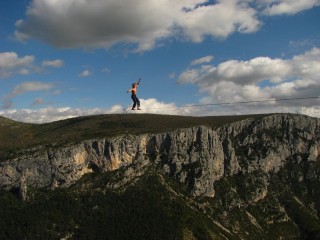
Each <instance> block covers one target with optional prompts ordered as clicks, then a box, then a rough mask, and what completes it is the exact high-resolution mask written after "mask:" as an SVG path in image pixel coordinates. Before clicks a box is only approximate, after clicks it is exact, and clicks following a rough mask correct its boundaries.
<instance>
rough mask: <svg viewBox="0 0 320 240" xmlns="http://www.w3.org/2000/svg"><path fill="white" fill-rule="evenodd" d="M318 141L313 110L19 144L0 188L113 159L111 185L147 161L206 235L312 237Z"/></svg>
mask: <svg viewBox="0 0 320 240" xmlns="http://www.w3.org/2000/svg"><path fill="white" fill-rule="evenodd" d="M319 146H320V119H317V118H311V117H307V116H303V115H294V114H275V115H270V116H267V117H264V118H261V119H247V120H243V121H239V122H236V123H232V124H226V125H223V126H222V127H219V128H216V129H211V128H208V127H205V126H199V127H192V128H187V129H178V130H175V131H173V132H166V133H161V134H144V135H138V136H133V135H125V136H118V137H113V138H105V139H92V140H88V141H83V142H80V143H77V144H70V145H69V146H65V147H46V146H40V147H38V148H35V149H29V150H25V151H23V152H20V153H19V156H20V157H17V158H15V159H10V160H6V159H1V161H0V189H5V190H9V189H13V188H16V189H19V192H20V195H21V198H22V199H27V197H28V189H29V188H30V187H35V188H41V187H46V188H59V187H60V188H63V187H68V186H70V185H71V184H73V183H75V182H77V181H78V180H79V179H80V178H81V177H82V176H83V175H84V174H87V173H92V172H111V171H114V170H117V169H122V170H123V171H122V173H123V174H122V175H121V178H120V180H119V178H118V180H117V181H116V182H108V183H106V188H112V189H116V188H118V187H121V186H125V185H126V184H127V183H130V182H132V181H133V180H134V179H137V178H139V177H140V176H142V175H144V174H145V172H147V169H148V168H150V167H152V168H153V169H157V171H158V172H159V173H160V175H162V176H165V177H167V178H169V179H173V180H174V181H175V182H177V183H178V185H180V186H183V187H182V188H183V189H184V190H183V193H184V194H185V195H184V194H181V193H178V194H180V195H179V196H183V198H186V202H187V203H188V205H190V206H192V207H193V209H198V210H199V211H200V212H201V213H202V214H205V216H207V217H209V218H210V219H211V221H212V224H213V226H214V228H215V230H214V231H216V232H215V233H214V234H216V235H214V234H213V233H212V234H213V236H216V237H213V239H320V220H319V219H320V202H319V196H320V157H319ZM164 184H165V186H167V185H168V184H166V183H164ZM168 189H169V190H170V191H171V192H174V190H173V189H171V188H170V187H168ZM174 194H177V193H174ZM210 234H211V233H210ZM266 236H267V237H266Z"/></svg>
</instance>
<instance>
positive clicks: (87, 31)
mask: <svg viewBox="0 0 320 240" xmlns="http://www.w3.org/2000/svg"><path fill="white" fill-rule="evenodd" d="M259 27H260V21H259V20H258V18H257V10H256V9H254V8H252V7H251V6H250V5H249V4H247V1H243V0H224V1H217V2H215V3H213V2H212V1H209V0H193V1H189V0H148V1H144V0H136V1H130V0H123V1H119V0H90V1H89V0H81V1H79V0H59V1H52V0H33V1H32V2H31V3H30V5H29V7H28V10H27V12H26V18H25V19H20V20H18V21H17V22H16V32H15V35H16V38H17V39H20V40H23V41H25V40H27V39H28V38H37V39H40V40H42V41H45V42H48V43H50V44H52V45H54V46H56V47H60V48H75V47H89V48H90V47H111V46H113V45H115V44H118V43H122V44H133V45H135V46H137V47H136V50H137V51H146V50H150V49H152V48H154V47H155V46H156V45H157V42H158V41H161V40H162V39H165V38H168V37H177V38H180V37H184V38H186V39H188V40H190V41H193V42H199V41H202V40H203V38H204V37H205V36H213V37H218V38H221V37H222V38H225V37H227V36H229V35H230V34H232V33H234V32H241V33H247V32H254V31H257V30H258V29H259Z"/></svg>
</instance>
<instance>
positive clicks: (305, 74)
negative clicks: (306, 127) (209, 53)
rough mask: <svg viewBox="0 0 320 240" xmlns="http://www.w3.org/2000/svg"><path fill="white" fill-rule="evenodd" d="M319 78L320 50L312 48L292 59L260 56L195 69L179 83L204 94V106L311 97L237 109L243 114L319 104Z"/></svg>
mask: <svg viewBox="0 0 320 240" xmlns="http://www.w3.org/2000/svg"><path fill="white" fill-rule="evenodd" d="M319 75H320V49H319V48H313V49H311V50H309V51H307V52H305V53H303V54H300V55H297V56H294V57H293V58H291V59H278V58H275V59H272V58H268V57H257V58H253V59H251V60H248V61H239V60H229V61H226V62H222V63H220V64H218V65H217V66H215V65H205V67H204V66H195V67H194V68H191V69H190V68H188V69H186V70H185V71H184V72H182V73H181V74H180V76H179V78H178V82H179V83H191V84H195V85H196V86H197V87H198V89H199V92H201V93H202V94H204V95H205V96H204V97H203V99H202V103H203V104H211V103H233V102H235V103H236V102H245V101H257V100H258V101H259V100H272V99H275V100H276V99H290V98H308V97H312V98H311V99H304V100H303V99H301V100H296V101H279V102H276V101H266V102H265V103H263V104H262V103H260V104H255V106H252V105H251V106H249V105H248V108H247V109H245V106H241V107H239V106H236V107H237V109H240V108H241V109H242V111H248V110H252V111H266V110H268V111H271V109H273V110H274V111H280V112H281V111H283V110H284V109H286V110H288V111H289V109H290V111H296V110H295V109H297V108H301V107H306V106H307V107H311V108H313V107H315V106H318V105H320V99H319V98H313V97H320V78H319ZM261 105H263V106H264V108H261ZM266 106H268V108H267V107H266ZM234 107H235V105H232V104H230V105H229V106H224V110H226V109H233V110H235V108H234ZM262 109H264V110H262ZM304 111H305V112H306V110H304Z"/></svg>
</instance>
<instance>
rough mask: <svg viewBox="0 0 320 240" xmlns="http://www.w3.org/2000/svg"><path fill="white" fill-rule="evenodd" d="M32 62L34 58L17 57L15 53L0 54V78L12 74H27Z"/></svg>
mask: <svg viewBox="0 0 320 240" xmlns="http://www.w3.org/2000/svg"><path fill="white" fill-rule="evenodd" d="M33 62H34V56H24V57H19V56H18V54H17V53H15V52H2V53H1V52H0V78H4V77H9V76H11V75H12V74H23V75H25V74H28V73H29V72H30V70H31V69H32V65H33Z"/></svg>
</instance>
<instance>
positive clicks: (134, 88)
mask: <svg viewBox="0 0 320 240" xmlns="http://www.w3.org/2000/svg"><path fill="white" fill-rule="evenodd" d="M140 80H141V79H140V78H139V81H138V82H137V83H133V84H132V88H131V89H130V90H128V91H127V93H129V92H131V99H132V101H133V105H132V108H131V110H135V107H136V106H138V108H137V110H141V109H140V100H139V98H138V97H137V87H138V86H139V84H140Z"/></svg>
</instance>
